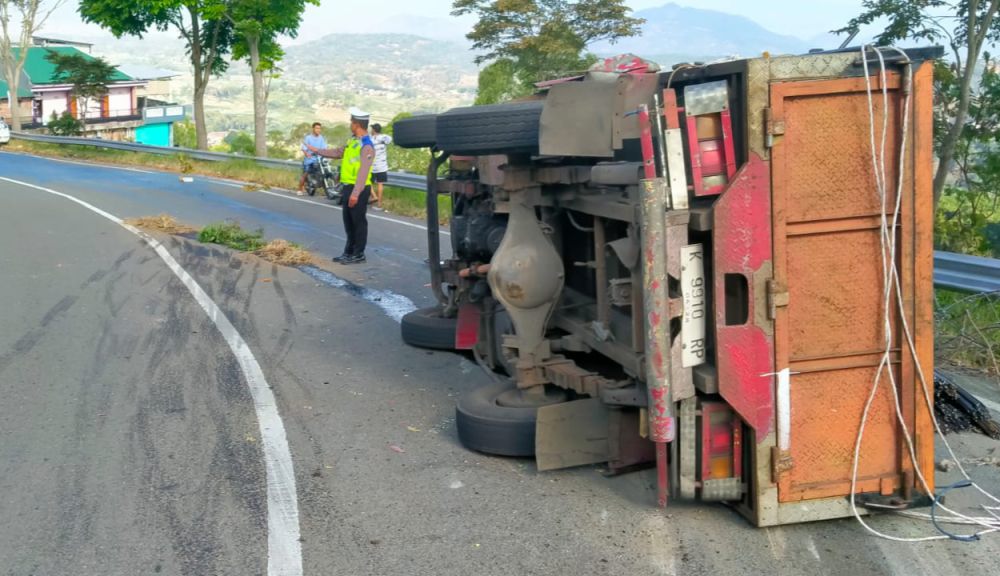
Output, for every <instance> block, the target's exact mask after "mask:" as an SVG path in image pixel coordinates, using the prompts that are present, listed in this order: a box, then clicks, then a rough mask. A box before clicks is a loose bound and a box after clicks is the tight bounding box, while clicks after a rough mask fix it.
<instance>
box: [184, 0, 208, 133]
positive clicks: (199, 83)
mask: <svg viewBox="0 0 1000 576" xmlns="http://www.w3.org/2000/svg"><path fill="white" fill-rule="evenodd" d="M188 12H189V14H190V15H191V40H190V45H191V67H192V68H193V69H194V132H195V137H196V139H197V147H198V150H208V129H207V128H206V125H205V92H206V90H207V88H208V79H207V78H206V75H205V62H204V61H203V59H202V50H203V47H202V45H201V43H202V36H201V20H199V18H198V11H197V10H196V9H195V8H194V7H193V6H189V7H188Z"/></svg>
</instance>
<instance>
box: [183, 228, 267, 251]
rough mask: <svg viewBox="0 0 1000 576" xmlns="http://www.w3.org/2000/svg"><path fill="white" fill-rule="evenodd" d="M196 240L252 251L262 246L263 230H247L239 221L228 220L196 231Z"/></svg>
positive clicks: (263, 243)
mask: <svg viewBox="0 0 1000 576" xmlns="http://www.w3.org/2000/svg"><path fill="white" fill-rule="evenodd" d="M198 240H199V241H200V242H205V243H208V244H221V245H223V246H228V247H230V248H233V249H235V250H240V251H242V252H253V251H255V250H260V249H261V248H263V247H264V245H265V242H264V231H263V230H257V231H254V232H249V231H247V230H244V229H243V228H241V227H240V223H239V222H236V221H233V220H229V221H226V222H219V223H216V224H209V225H208V226H205V227H204V228H202V230H201V232H199V233H198Z"/></svg>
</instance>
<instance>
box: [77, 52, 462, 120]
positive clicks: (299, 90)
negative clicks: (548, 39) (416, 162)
mask: <svg viewBox="0 0 1000 576" xmlns="http://www.w3.org/2000/svg"><path fill="white" fill-rule="evenodd" d="M286 52H287V53H286V57H285V60H284V62H283V63H282V65H281V68H282V73H281V75H280V76H279V77H278V78H276V79H274V80H273V81H272V84H271V98H270V120H269V128H270V129H277V130H283V131H284V130H287V128H289V127H290V126H293V125H295V124H298V123H301V122H309V121H312V120H320V121H325V122H343V121H344V119H345V116H346V110H347V109H348V108H350V107H351V106H359V107H362V108H364V109H366V110H369V111H370V112H372V114H373V115H374V116H375V118H377V119H379V120H383V121H386V120H389V119H391V118H392V117H393V116H395V115H396V114H398V113H400V112H407V111H438V110H444V109H447V108H451V107H455V106H461V105H464V104H468V103H471V102H472V100H473V99H474V98H475V91H476V77H477V74H478V70H477V68H476V66H475V65H474V64H473V63H472V55H471V53H470V52H469V51H468V50H467V49H466V48H465V46H463V45H462V44H459V43H454V42H448V41H442V40H430V39H427V38H422V37H419V36H413V35H402V34H332V35H330V36H327V37H324V38H322V39H320V40H316V41H313V42H308V43H304V44H298V45H293V46H288V47H287V48H286ZM94 53H95V54H96V55H100V56H104V57H105V58H107V59H108V61H110V62H112V63H114V64H144V65H150V66H156V67H160V68H167V69H172V70H178V71H183V74H182V75H181V76H180V77H178V78H176V79H174V81H173V85H174V87H173V88H174V90H173V91H174V95H175V98H176V99H177V100H178V101H180V102H183V103H189V102H190V94H191V92H192V90H193V77H192V76H191V73H190V70H189V67H188V65H187V62H186V61H185V58H184V46H183V44H182V43H181V42H180V41H178V40H175V39H173V38H169V37H163V36H160V37H157V38H156V40H155V41H152V40H146V41H143V40H138V39H122V40H117V41H102V42H100V43H98V44H97V45H96V46H95V47H94ZM205 104H206V110H207V113H208V119H209V128H210V130H228V129H247V128H250V127H251V126H252V123H253V114H252V111H253V102H252V95H251V80H250V73H249V70H248V68H247V65H246V64H245V63H243V62H234V63H233V64H232V65H231V66H230V68H229V71H228V72H226V73H225V74H224V75H222V76H221V77H218V78H213V79H212V81H211V82H210V83H209V91H208V94H207V97H206V103H205Z"/></svg>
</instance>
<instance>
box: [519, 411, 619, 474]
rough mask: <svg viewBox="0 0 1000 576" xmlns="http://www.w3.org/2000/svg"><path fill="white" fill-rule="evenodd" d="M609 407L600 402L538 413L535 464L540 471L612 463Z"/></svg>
mask: <svg viewBox="0 0 1000 576" xmlns="http://www.w3.org/2000/svg"><path fill="white" fill-rule="evenodd" d="M609 414H610V411H609V410H608V407H607V406H606V405H605V404H604V403H603V402H601V401H600V400H599V399H597V398H587V399H585V400H575V401H573V402H563V403H561V404H553V405H551V406H543V407H541V408H539V409H538V422H537V423H536V425H535V462H536V464H537V465H538V470H539V471H544V470H559V469H561V468H572V467H574V466H584V465H586V464H597V463H600V462H607V461H608V460H610V458H611V455H610V452H611V451H610V448H609V441H608V440H609V430H610V426H609Z"/></svg>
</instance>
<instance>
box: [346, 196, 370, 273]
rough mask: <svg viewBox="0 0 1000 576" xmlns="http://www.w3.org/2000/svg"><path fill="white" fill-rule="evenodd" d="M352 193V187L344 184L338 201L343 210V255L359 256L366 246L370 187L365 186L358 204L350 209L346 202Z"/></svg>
mask: <svg viewBox="0 0 1000 576" xmlns="http://www.w3.org/2000/svg"><path fill="white" fill-rule="evenodd" d="M353 191H354V185H353V184H346V185H345V186H344V193H343V195H342V196H341V200H340V201H341V205H342V206H343V208H344V231H345V232H346V233H347V246H345V247H344V254H347V255H350V256H360V255H362V254H364V253H365V248H366V247H367V246H368V200H369V198H371V195H372V187H371V186H365V189H364V190H362V191H361V195H360V196H359V197H358V203H357V204H355V205H354V208H351V207H350V205H349V204H348V202H349V201H350V199H351V193H352V192H353Z"/></svg>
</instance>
